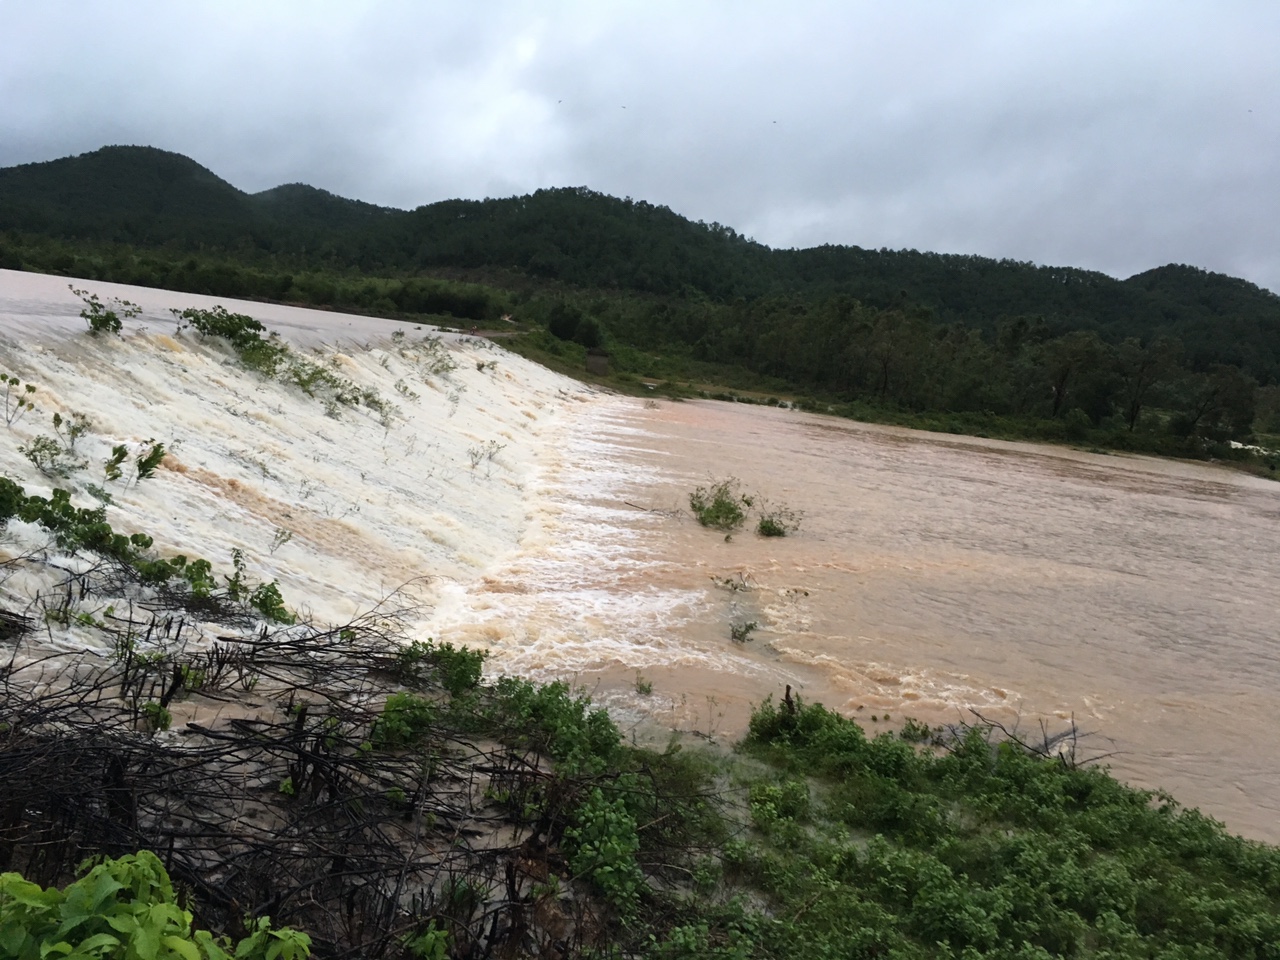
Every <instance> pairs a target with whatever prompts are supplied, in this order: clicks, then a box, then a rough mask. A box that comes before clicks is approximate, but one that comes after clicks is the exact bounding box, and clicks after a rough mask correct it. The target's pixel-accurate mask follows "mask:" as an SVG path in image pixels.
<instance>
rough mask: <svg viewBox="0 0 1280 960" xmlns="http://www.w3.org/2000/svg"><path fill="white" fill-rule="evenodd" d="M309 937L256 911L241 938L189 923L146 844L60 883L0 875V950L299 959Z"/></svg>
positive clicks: (157, 958)
mask: <svg viewBox="0 0 1280 960" xmlns="http://www.w3.org/2000/svg"><path fill="white" fill-rule="evenodd" d="M310 954H311V940H310V938H309V937H307V935H306V934H304V933H298V932H297V931H294V930H289V929H283V930H272V929H271V921H270V920H269V919H267V918H265V917H262V918H259V919H258V920H256V921H254V922H253V923H252V924H251V925H250V933H249V935H248V936H247V937H245V938H244V939H242V940H241V941H240V942H239V943H237V944H232V943H231V942H230V941H229V940H228V939H226V938H225V937H215V936H213V935H212V934H211V933H209V932H208V931H207V930H192V929H191V913H190V912H189V911H187V910H184V909H183V908H182V907H180V906H179V905H178V901H177V898H176V897H175V895H174V890H173V885H172V884H171V883H170V882H169V875H168V873H166V872H165V869H164V866H163V865H162V864H161V863H160V861H159V859H157V857H156V856H155V855H154V854H152V853H149V852H148V851H145V850H144V851H142V852H141V853H138V854H130V855H127V856H123V857H120V858H119V859H118V860H111V859H103V860H102V862H100V863H98V864H97V865H96V866H93V867H92V868H91V869H89V870H88V871H87V872H85V874H84V876H82V877H81V878H79V879H78V880H76V881H75V882H74V883H71V884H68V885H67V887H66V888H65V889H63V890H57V889H55V888H52V887H50V888H49V889H47V890H46V889H42V888H41V887H40V886H39V885H38V884H35V883H30V882H28V881H26V880H23V879H22V877H20V876H19V875H18V874H16V873H5V874H0V956H4V957H6V958H10V957H11V958H13V960H44V958H45V957H69V958H71V957H76V958H89V957H96V958H103V960H114V958H119V960H231V958H233V957H234V958H235V960H297V958H300V957H307V956H310Z"/></svg>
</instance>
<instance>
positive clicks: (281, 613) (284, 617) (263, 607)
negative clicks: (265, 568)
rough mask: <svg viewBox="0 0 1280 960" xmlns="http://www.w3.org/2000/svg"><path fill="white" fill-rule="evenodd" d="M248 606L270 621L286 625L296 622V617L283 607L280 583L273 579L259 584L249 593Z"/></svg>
mask: <svg viewBox="0 0 1280 960" xmlns="http://www.w3.org/2000/svg"><path fill="white" fill-rule="evenodd" d="M249 606H251V607H253V609H255V610H257V611H258V613H260V614H262V617H263V619H264V620H268V621H270V622H271V623H283V624H286V625H288V624H292V623H296V622H297V619H298V618H297V617H295V616H294V615H293V614H292V613H290V612H289V611H288V610H287V609H286V608H285V605H284V597H282V596H281V595H280V584H279V582H278V581H275V580H272V581H271V582H270V583H264V584H260V585H259V586H258V588H257V589H256V590H254V591H253V593H251V594H250V595H249Z"/></svg>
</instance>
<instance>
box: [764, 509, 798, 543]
mask: <svg viewBox="0 0 1280 960" xmlns="http://www.w3.org/2000/svg"><path fill="white" fill-rule="evenodd" d="M800 519H801V515H800V513H799V511H796V510H792V509H791V508H790V507H785V506H782V505H780V504H772V503H770V504H764V505H763V506H761V508H760V520H759V522H758V523H757V524H756V533H758V534H760V536H762V537H786V536H790V535H791V534H793V533H795V532H796V531H797V530H799V529H800Z"/></svg>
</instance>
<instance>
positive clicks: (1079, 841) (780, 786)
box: [724, 702, 1280, 960]
mask: <svg viewBox="0 0 1280 960" xmlns="http://www.w3.org/2000/svg"><path fill="white" fill-rule="evenodd" d="M743 750H744V751H745V752H746V753H747V754H749V755H751V756H753V757H755V758H757V759H759V760H761V761H764V762H765V763H766V764H767V768H768V771H769V772H768V774H767V775H766V776H765V777H763V778H761V780H760V781H758V782H757V784H756V786H755V787H754V788H753V789H752V791H751V796H750V814H751V819H752V823H753V826H754V827H755V831H756V832H755V834H754V836H753V837H751V838H750V839H744V840H741V841H738V842H735V843H733V844H731V845H730V847H729V849H728V850H727V858H728V861H729V876H730V878H731V880H732V881H733V882H734V883H736V884H739V885H741V886H743V887H747V888H752V889H754V890H756V891H758V892H759V893H761V894H763V895H764V896H765V897H766V898H767V901H768V904H769V907H768V910H767V911H766V913H767V916H768V918H769V919H768V920H767V921H764V922H762V924H761V926H760V928H759V929H760V933H761V942H760V943H759V944H758V945H757V950H758V951H759V952H758V953H757V955H764V956H771V955H773V956H789V957H826V956H842V957H862V956H868V957H869V956H895V957H939V956H941V957H952V956H955V957H979V956H982V957H1009V958H1014V957H1025V958H1032V957H1038V958H1039V957H1057V956H1061V957H1168V958H1174V957H1205V958H1208V957H1250V958H1260V960H1261V958H1276V957H1280V851H1278V850H1276V849H1275V848H1271V847H1267V846H1264V845H1262V844H1258V843H1252V842H1249V841H1246V840H1242V839H1240V838H1238V837H1232V836H1229V835H1228V834H1227V833H1226V832H1225V830H1224V829H1223V828H1222V826H1221V825H1220V824H1218V823H1215V822H1214V821H1212V820H1209V819H1208V818H1206V817H1204V816H1202V815H1201V814H1200V813H1199V812H1198V811H1185V810H1181V809H1179V808H1178V805H1177V804H1176V803H1175V802H1174V801H1173V800H1172V798H1170V797H1168V796H1165V795H1162V794H1152V793H1150V792H1146V791H1140V790H1134V789H1131V788H1129V787H1126V786H1124V785H1122V784H1120V783H1119V782H1117V781H1116V780H1115V779H1113V778H1112V777H1110V776H1109V775H1108V774H1107V773H1106V772H1105V771H1102V770H1099V769H1092V768H1087V769H1080V768H1073V767H1072V766H1071V765H1070V764H1068V763H1064V762H1060V761H1058V760H1047V759H1045V758H1043V757H1038V756H1034V755H1030V754H1028V753H1027V752H1026V751H1025V750H1023V749H1021V748H1018V747H1016V746H1014V745H1013V744H1011V743H1001V744H994V743H991V742H989V740H988V738H987V736H985V735H984V734H983V732H981V731H978V730H973V731H970V732H969V734H968V735H967V736H966V737H965V738H964V739H962V740H961V741H960V742H959V743H958V744H957V745H956V746H955V747H954V749H952V750H950V751H948V752H946V753H945V754H943V755H941V756H933V755H930V754H926V753H920V752H918V751H917V750H916V749H915V748H913V747H912V746H910V745H909V744H906V743H904V742H902V740H901V739H898V738H895V737H893V736H892V735H890V734H882V735H880V736H878V737H875V738H874V739H868V738H867V737H866V735H865V734H864V733H863V731H862V729H861V728H860V727H859V726H858V725H857V724H855V723H853V722H852V721H850V720H846V719H844V718H842V717H840V716H838V715H836V714H834V713H831V712H830V711H827V710H825V709H823V708H822V707H821V706H820V705H819V706H805V705H803V704H797V705H795V706H794V707H793V708H789V707H788V705H785V704H784V705H783V706H781V707H779V706H775V705H774V704H773V703H771V702H770V703H766V704H765V705H764V706H763V707H761V708H760V709H759V710H758V711H756V713H755V714H754V716H753V717H752V720H751V726H750V732H749V734H748V736H747V738H746V740H745V742H744V744H743ZM728 935H729V934H728V932H727V931H726V933H725V934H724V936H726V937H727V936H728Z"/></svg>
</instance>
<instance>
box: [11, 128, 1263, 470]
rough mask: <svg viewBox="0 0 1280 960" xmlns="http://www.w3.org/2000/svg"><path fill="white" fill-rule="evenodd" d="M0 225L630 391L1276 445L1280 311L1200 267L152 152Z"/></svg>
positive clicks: (79, 167)
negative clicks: (543, 354) (537, 343)
mask: <svg viewBox="0 0 1280 960" xmlns="http://www.w3.org/2000/svg"><path fill="white" fill-rule="evenodd" d="M0 230H4V231H5V232H4V233H0V266H7V267H11V268H16V269H31V270H42V271H49V272H55V273H62V274H65V275H70V276H80V277H86V278H90V279H93V278H98V279H103V280H114V281H119V282H124V283H136V284H141V285H145V286H156V287H166V288H171V289H177V290H185V291H190V292H195V293H208V294H213V295H216V296H227V297H232V296H234V297H247V298H259V299H268V300H279V301H285V302H294V303H300V304H308V305H314V306H323V307H331V308H338V309H345V310H352V311H357V312H369V313H387V314H398V315H404V316H419V317H430V318H435V319H438V318H441V317H452V318H456V319H457V320H459V321H461V322H463V323H467V324H475V323H490V322H492V321H495V320H496V319H498V318H499V317H501V316H503V315H504V314H513V315H514V316H515V317H516V318H517V319H524V320H530V321H536V322H538V323H540V324H543V325H544V326H548V327H549V328H550V329H551V330H552V332H553V333H554V334H555V335H556V336H557V337H558V338H559V341H560V342H565V343H569V342H577V343H578V344H580V345H582V346H586V347H604V348H606V349H608V350H609V351H610V352H611V353H612V354H613V356H614V365H615V368H617V369H621V370H622V371H623V372H631V373H637V374H639V373H650V374H653V375H656V376H662V375H664V372H665V373H667V374H678V373H679V372H680V371H682V370H683V371H688V370H689V369H691V368H690V364H704V365H707V364H709V365H725V366H729V367H733V368H735V369H738V370H743V371H747V372H748V373H749V374H750V375H751V376H755V377H758V378H760V381H761V383H762V384H763V383H766V382H767V383H769V384H773V385H774V388H775V389H783V390H788V391H791V392H799V393H809V394H813V395H816V396H821V397H822V398H824V400H825V401H826V402H830V403H837V404H838V403H844V404H858V405H862V406H864V407H867V408H871V407H874V408H875V409H878V410H880V411H882V412H885V413H892V412H893V411H902V412H908V413H930V414H944V415H950V414H954V415H965V416H968V415H980V416H983V417H988V418H991V417H995V418H1013V419H1014V420H1020V421H1022V422H1024V423H1026V424H1032V423H1034V424H1037V425H1038V426H1036V428H1035V430H1034V431H1032V432H1033V433H1035V434H1037V435H1045V436H1049V437H1058V436H1064V437H1066V438H1068V439H1069V438H1072V437H1083V436H1085V435H1087V434H1089V433H1090V431H1098V430H1102V431H1104V432H1105V433H1106V435H1107V436H1108V437H1110V438H1111V439H1110V440H1109V441H1108V442H1113V443H1120V444H1122V445H1132V444H1137V445H1138V446H1139V447H1143V448H1146V447H1151V446H1152V445H1153V444H1154V445H1155V446H1156V447H1159V448H1161V449H1169V450H1177V451H1180V452H1194V451H1195V450H1203V449H1204V442H1213V443H1221V442H1222V441H1225V440H1229V439H1245V438H1247V437H1248V436H1249V435H1250V434H1251V431H1252V430H1254V429H1259V430H1263V431H1272V432H1274V431H1277V430H1280V422H1278V421H1280V413H1277V406H1278V404H1277V398H1276V392H1277V386H1276V384H1278V383H1280V297H1277V296H1276V295H1275V294H1272V293H1270V292H1269V291H1266V290H1263V289H1260V288H1259V287H1257V286H1254V285H1253V284H1250V283H1247V282H1245V281H1243V280H1238V279H1234V278H1231V277H1226V276H1222V275H1219V274H1211V273H1207V272H1205V271H1203V270H1198V269H1196V268H1194V267H1187V266H1166V267H1161V268H1158V269H1155V270H1151V271H1148V272H1146V273H1143V274H1139V275H1138V276H1135V277H1131V278H1129V279H1128V280H1124V281H1120V280H1115V279H1113V278H1110V277H1107V276H1105V275H1103V274H1099V273H1093V272H1089V271H1084V270H1077V269H1073V268H1059V267H1040V266H1035V265H1033V264H1029V263H1018V262H1014V261H1007V260H1002V261H995V260H989V259H985V258H981V257H971V256H955V255H944V254H932V253H919V252H916V251H889V250H879V251H876V250H863V249H860V248H857V247H834V246H827V247H819V248H814V249H808V250H771V249H769V248H768V247H765V246H763V245H761V244H758V243H755V242H753V241H751V240H749V239H747V238H745V237H742V236H740V235H739V234H737V233H736V232H735V231H733V230H732V229H730V228H728V227H724V226H721V225H719V224H710V225H708V224H703V223H694V222H691V221H689V220H687V219H685V218H683V217H680V216H679V215H677V214H675V213H673V212H672V211H670V210H669V209H667V208H665V207H659V206H654V205H652V204H648V203H644V202H640V201H634V200H631V199H621V200H620V199H617V198H614V197H608V196H605V195H603V194H599V193H595V192H593V191H590V190H587V189H585V188H574V189H558V190H540V191H538V192H537V193H535V194H532V195H530V196H526V197H515V198H508V199H501V200H484V201H463V200H453V201H446V202H442V203H435V204H431V205H428V206H424V207H420V208H418V209H416V210H413V211H401V210H391V209H387V208H381V207H375V206H372V205H369V204H363V203H358V202H355V201H351V200H345V199H343V198H341V197H336V196H334V195H332V194H329V193H325V192H324V191H321V190H316V189H314V188H311V187H307V186H304V185H301V184H291V185H287V186H284V187H278V188H276V189H274V190H268V191H265V192H263V193H259V194H252V195H250V194H246V193H243V192H242V191H240V190H237V189H236V188H235V187H233V186H232V185H230V184H228V183H226V182H225V181H222V180H220V179H219V178H217V177H216V176H215V175H214V174H213V173H211V172H210V171H208V170H206V169H204V168H203V167H201V166H199V165H198V164H196V163H195V162H194V161H191V160H189V159H187V158H186V157H182V156H179V155H177V154H171V153H165V152H163V151H159V150H153V149H150V148H144V147H110V148H104V149H102V150H99V151H96V152H95V153H92V154H86V155H84V156H81V157H76V158H69V159H65V160H58V161H53V162H51V163H44V164H29V165H26V166H22V167H11V168H7V169H4V170H0ZM1120 434H1124V435H1127V437H1128V440H1123V439H1117V438H1118V437H1119V435H1120ZM1138 437H1146V438H1147V440H1146V441H1144V442H1143V443H1138V441H1137V438H1138ZM1155 438H1159V439H1158V440H1157V439H1155ZM1144 444H1145V446H1144Z"/></svg>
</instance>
